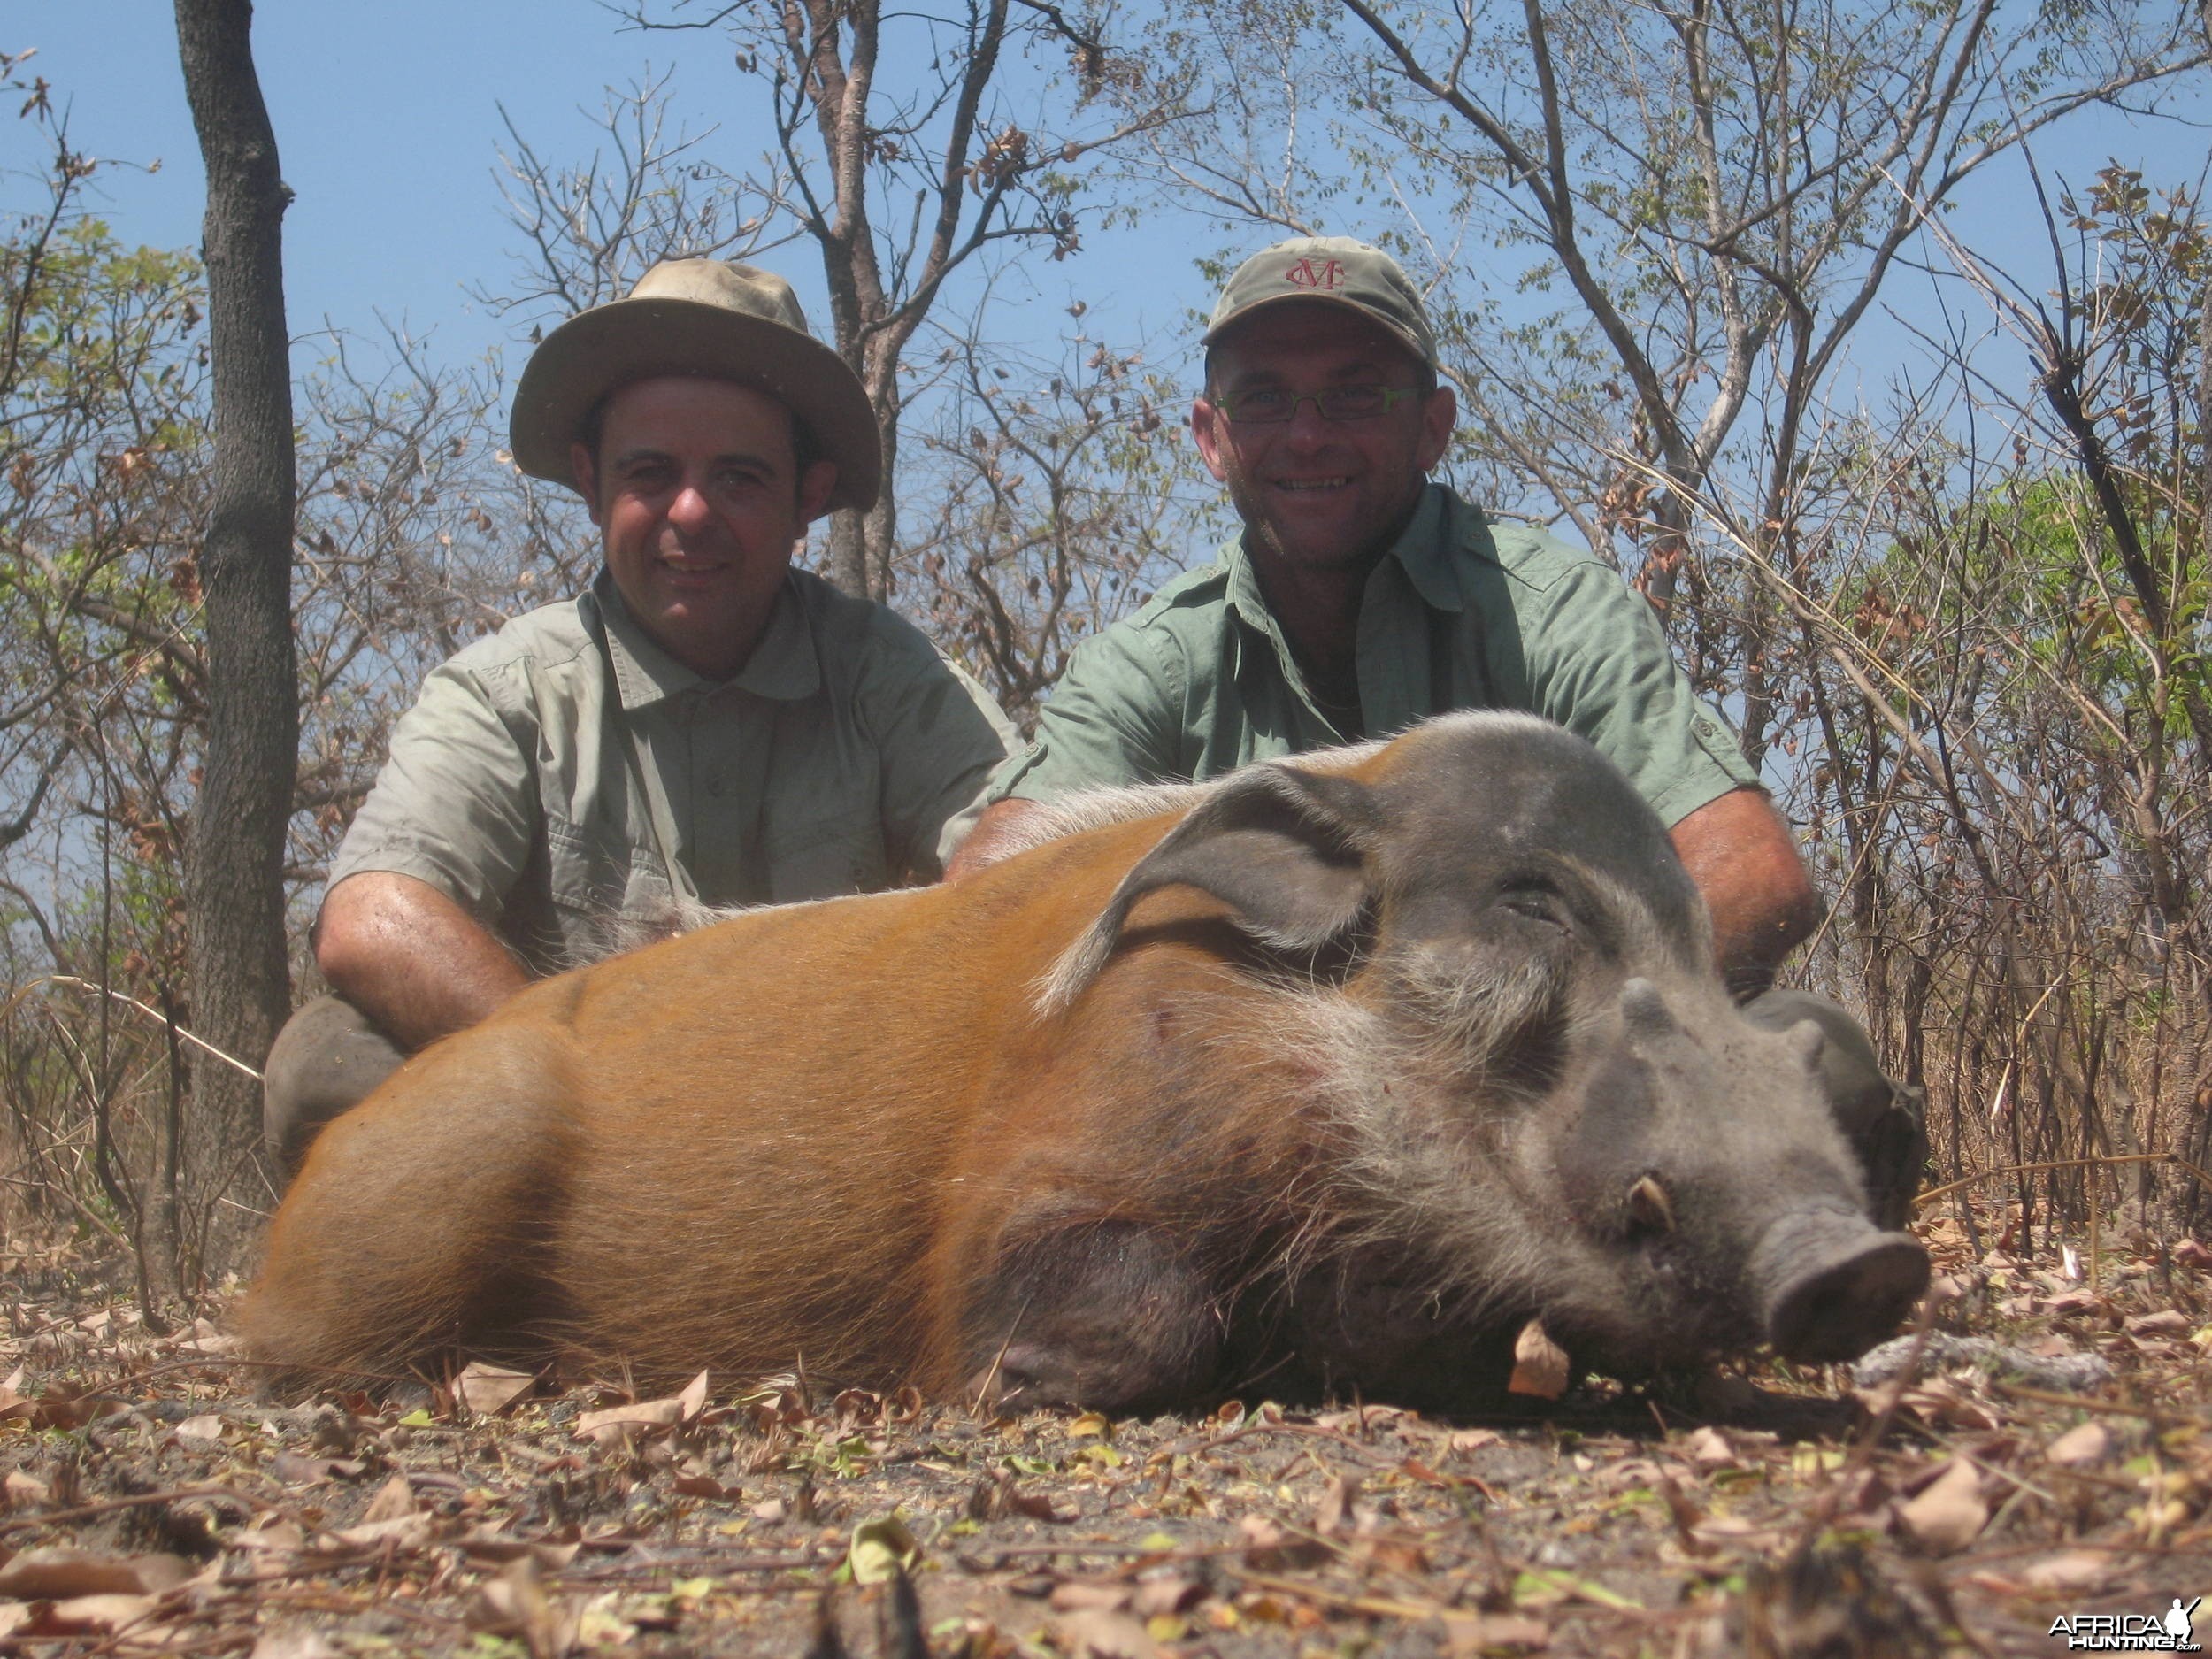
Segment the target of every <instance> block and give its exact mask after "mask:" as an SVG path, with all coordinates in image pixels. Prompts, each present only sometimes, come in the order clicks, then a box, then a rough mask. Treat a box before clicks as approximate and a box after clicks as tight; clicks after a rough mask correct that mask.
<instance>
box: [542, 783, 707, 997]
mask: <svg viewBox="0 0 2212 1659" xmlns="http://www.w3.org/2000/svg"><path fill="white" fill-rule="evenodd" d="M545 853H546V873H547V878H548V880H547V885H548V887H549V898H550V900H551V910H552V916H553V921H554V926H555V927H556V929H557V931H558V933H559V934H560V939H561V946H562V949H563V951H564V953H565V956H566V957H567V959H568V960H569V961H570V962H572V963H577V962H592V961H596V960H597V959H598V958H600V957H602V956H609V955H611V954H612V953H613V952H614V951H616V950H619V949H629V948H630V947H632V946H634V945H638V944H642V943H644V942H646V941H648V940H650V939H655V938H658V937H660V936H661V935H663V934H664V933H670V932H672V931H673V929H674V926H675V921H676V895H675V892H674V889H673V888H672V886H671V885H670V882H669V879H668V873H667V871H666V870H665V869H664V867H663V865H662V864H661V861H660V858H659V856H657V854H656V853H654V852H653V850H652V849H650V848H646V847H639V846H636V845H634V844H633V843H632V842H630V841H628V840H626V838H625V837H623V836H621V835H618V834H616V833H611V832H610V831H609V830H607V829H606V828H605V827H604V826H599V825H584V824H577V823H574V822H572V821H571V820H569V819H567V818H558V817H556V816H554V815H552V814H548V815H547V818H546V820H545Z"/></svg>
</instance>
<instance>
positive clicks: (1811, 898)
mask: <svg viewBox="0 0 2212 1659" xmlns="http://www.w3.org/2000/svg"><path fill="white" fill-rule="evenodd" d="M1671 833H1672V836H1673V840H1674V850H1675V851H1676V852H1677V853H1678V855H1680V856H1681V859H1682V864H1683V867H1684V868H1685V869H1686V870H1687V871H1688V872H1690V879H1691V880H1693V881H1694V882H1696V883H1697V887H1698V891H1699V892H1701V893H1702V894H1703V895H1705V907H1706V909H1708V910H1710V911H1711V912H1712V913H1713V949H1714V954H1715V955H1716V956H1717V957H1718V958H1719V960H1720V971H1721V977H1722V978H1723V979H1725V980H1727V982H1728V988H1729V989H1730V990H1732V991H1733V992H1734V993H1735V994H1736V997H1737V1000H1738V1001H1742V1000H1743V999H1744V998H1746V997H1751V996H1756V995H1759V993H1760V992H1762V991H1763V990H1765V989H1766V988H1767V987H1769V986H1770V985H1772V984H1773V983H1774V971H1775V969H1776V968H1778V967H1779V966H1780V965H1781V963H1782V958H1783V957H1785V956H1788V955H1789V953H1790V952H1791V951H1792V950H1793V949H1795V948H1796V947H1797V946H1798V945H1799V944H1801V943H1802V942H1803V941H1805V940H1807V939H1809V938H1810V937H1811V935H1812V931H1813V929H1814V928H1815V927H1816V926H1819V923H1820V895H1818V894H1816V893H1815V892H1814V891H1813V884H1812V882H1811V881H1810V880H1809V879H1807V877H1806V874H1805V861H1804V859H1803V858H1802V857H1801V856H1799V855H1798V850H1797V839H1796V837H1795V836H1793V834H1791V833H1790V826H1789V825H1788V823H1787V822H1786V821H1785V820H1784V818H1783V817H1782V815H1781V814H1780V813H1779V812H1778V811H1776V810H1774V803H1773V802H1771V801H1770V800H1768V799H1767V797H1766V795H1765V793H1764V792H1763V791H1762V790H1758V789H1733V790H1731V791H1730V792H1729V793H1728V794H1726V795H1722V796H1720V797H1719V798H1718V799H1717V800H1713V801H1709V802H1707V803H1705V804H1704V805H1703V806H1701V807H1700V808H1698V810H1696V811H1694V812H1693V813H1691V814H1690V816H1689V817H1687V818H1684V819H1683V820H1682V821H1681V822H1680V823H1679V824H1677V825H1676V826H1674V829H1673V831H1672V832H1671Z"/></svg>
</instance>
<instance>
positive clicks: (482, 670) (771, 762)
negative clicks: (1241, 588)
mask: <svg viewBox="0 0 2212 1659" xmlns="http://www.w3.org/2000/svg"><path fill="white" fill-rule="evenodd" d="M1012 735H1013V733H1012V728H1011V727H1010V726H1008V725H1007V723H1006V718H1005V716H1004V715H1002V714H1001V713H1000V712H999V710H998V707H997V705H996V704H995V703H993V702H992V701H991V698H990V695H989V694H988V693H987V692H986V691H984V690H983V688H982V687H980V686H979V685H977V684H976V683H975V681H974V680H972V679H970V678H968V677H967V676H965V675H964V674H962V673H960V672H959V671H958V670H956V668H954V667H953V666H952V665H951V664H949V663H948V662H946V660H945V659H944V658H943V657H941V656H940V655H939V654H938V652H937V649H936V648H935V647H934V646H933V645H931V644H930V642H929V641H927V640H926V639H925V638H924V637H923V636H922V634H920V633H919V632H918V631H917V630H916V629H915V628H914V627H913V626H911V625H910V624H909V623H907V622H905V621H903V620H902V619H901V618H898V617H897V616H895V614H893V613H892V612H891V611H888V610H887V609H886V608H885V607H883V606H881V605H878V604H872V603H867V602H865V601H861V600H855V599H851V598H848V597H847V596H846V595H842V594H841V593H839V592H838V591H837V590H836V589H835V588H832V587H831V586H829V584H828V583H826V582H825V581H823V580H821V579H820V578H818V577H816V576H813V575H810V574H809V573H807V572H803V571H793V572H791V573H790V575H789V577H788V578H787V581H786V584H785V587H784V590H783V593H782V594H781V595H780V596H779V598H778V600H777V603H776V609H775V611H774V612H773V613H772V616H771V617H770V618H769V623H768V628H767V631H766V633H764V634H763V635H762V636H761V641H760V643H759V645H757V647H756V648H755V649H754V651H753V654H752V657H750V659H749V661H748V662H747V663H746V664H745V667H744V669H743V671H742V672H740V673H739V674H738V675H737V676H736V677H735V678H734V679H732V680H726V681H713V680H703V679H702V678H701V677H700V676H698V675H697V674H695V673H693V672H691V671H690V670H689V669H687V668H685V667H684V666H683V665H682V664H679V663H677V662H676V661H674V660H673V659H672V658H671V657H669V656H668V655H667V654H666V653H665V652H664V651H662V650H661V649H659V647H657V645H655V644H654V643H653V641H651V640H650V639H649V638H647V637H646V635H645V634H644V633H643V631H642V630H641V629H640V628H639V627H638V626H637V624H636V622H635V621H634V619H633V618H631V617H630V615H629V613H628V611H627V610H626V607H625V606H624V605H623V603H622V600H621V596H620V595H619V594H618V592H617V591H616V589H615V588H614V586H613V584H612V582H611V581H610V580H608V578H607V577H606V576H605V574H604V573H602V575H601V576H600V579H599V580H598V581H597V582H596V583H595V584H594V585H593V588H592V589H591V591H590V592H589V593H587V594H583V595H579V596H578V597H577V598H575V599H573V600H571V601H568V602H566V603H562V604H557V605H548V606H546V607H544V608H543V609H542V610H539V611H532V612H530V613H529V614H528V615H526V616H523V617H518V618H516V619H515V620H514V621H512V622H510V623H509V624H507V626H505V627H503V628H502V629H501V630H500V631H499V632H498V633H497V634H494V635H492V636H491V637H490V638H488V639H485V640H480V641H477V642H476V643H475V644H473V645H471V646H469V647H468V648H467V649H465V650H463V651H461V652H460V653H459V654H457V656H455V657H453V658H452V659H451V660H450V661H449V662H447V663H445V664H442V666H441V667H439V668H438V669H437V670H436V671H435V672H434V673H433V674H432V675H431V676H430V679H429V680H428V682H427V683H426V685H425V686H424V687H423V693H422V696H421V699H420V701H419V702H418V703H416V704H415V706H414V708H413V709H412V710H410V711H409V712H408V714H407V715H406V716H405V717H404V718H403V719H402V720H401V721H400V723H399V725H398V726H397V727H396V729H395V730H394V732H393V734H392V743H391V753H390V757H389V758H388V760H387V761H386V762H385V764H384V769H383V771H382V772H380V773H379V774H378V777H377V780H376V787H374V789H373V790H372V791H371V792H370V795H369V797H368V799H367V800H366V801H365V803H363V804H362V808H361V810H360V813H359V814H358V816H357V817H356V818H355V819H354V821H353V825H352V827H351V828H350V829H349V831H348V832H347V834H346V839H345V842H344V845H343V846H342V847H341V848H340V849H339V852H338V857H337V860H336V862H335V863H334V864H333V866H332V869H331V872H330V880H331V883H332V885H336V884H337V883H338V882H339V881H342V880H343V879H345V878H346V877H348V876H349V875H354V874H357V873H358V872H363V871H368V870H381V871H390V872H396V873H399V874H402V875H408V876H413V877H415V878H417V879H420V880H423V881H426V882H428V883H429V884H430V885H431V886H432V887H436V888H438V889H439V890H440V891H441V892H442V893H444V894H446V895H448V896H449V897H450V898H452V899H454V900H455V901H456V902H458V903H459V904H461V905H462V906H463V907H465V909H467V910H469V911H471V912H472V914H474V915H475V916H476V917H477V918H478V919H479V920H480V921H482V922H483V923H484V924H485V925H486V926H489V927H491V928H493V929H494V930H495V931H496V932H498V933H501V934H502V935H503V936H504V937H505V938H506V939H507V941H509V942H510V943H511V945H513V946H514V947H515V949H517V950H518V951H519V952H520V953H521V954H522V955H523V956H524V957H525V959H526V960H527V961H528V962H529V963H530V964H532V965H533V966H534V967H536V968H540V969H550V968H554V967H557V966H560V965H562V964H565V963H567V962H571V961H574V960H579V959H581V958H584V957H587V956H590V955H592V954H595V951H596V950H597V949H599V948H600V947H601V946H602V944H603V941H605V940H606V939H607V938H608V937H609V934H610V926H609V924H610V922H611V921H614V920H617V919H627V920H630V921H634V922H641V923H644V924H646V925H648V926H655V925H664V924H665V923H666V922H667V921H668V920H669V919H670V918H671V917H672V913H673V910H674V908H675V905H676V904H677V902H703V903H707V904H733V903H753V902H778V903H781V902H788V901H792V900H797V899H819V898H829V897H832V896H834V895H839V894H844V893H856V892H864V891H869V890H872V889H875V888H879V887H887V886H889V885H891V884H892V883H894V882H896V881H900V880H905V879H917V880H925V881H926V880H934V879H936V878H937V877H938V876H939V875H940V874H941V873H942V871H943V867H944V860H945V859H946V857H948V856H949V855H950V851H951V848H952V846H953V845H955V844H956V842H957V840H958V838H959V835H960V834H961V833H963V832H964V830H965V828H966V826H967V817H966V815H967V811H968V809H970V808H971V807H972V805H973V804H975V803H976V801H977V797H978V796H979V795H980V793H981V791H982V788H983V786H984V784H985V783H986V782H987V780H988V779H989V777H990V775H991V771H992V769H993V768H994V767H995V766H996V765H997V764H999V763H1000V762H1001V761H1002V760H1003V759H1004V758H1005V756H1006V751H1007V749H1008V747H1009V746H1010V741H1011V739H1012Z"/></svg>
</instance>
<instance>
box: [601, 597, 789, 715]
mask: <svg viewBox="0 0 2212 1659" xmlns="http://www.w3.org/2000/svg"><path fill="white" fill-rule="evenodd" d="M588 603H590V604H591V605H592V606H593V607H594V608H595V609H596V611H598V613H599V616H600V618H601V620H602V623H603V626H604V628H605V630H606V639H607V655H608V657H610V658H611V659H612V661H613V664H614V683H615V690H616V694H617V695H618V696H619V697H620V698H621V700H622V706H623V708H624V709H625V710H628V711H630V712H633V713H634V712H636V711H637V710H641V709H647V708H650V707H651V706H652V705H653V704H654V703H660V702H664V701H665V700H667V699H670V698H672V697H677V696H680V695H684V694H685V693H687V692H689V693H695V694H696V695H706V696H710V695H713V694H715V693H716V692H718V691H721V690H723V689H725V688H726V687H732V686H734V687H737V688H738V689H739V690H741V691H749V692H751V693H752V694H753V695H756V696H760V697H771V698H773V699H774V700H776V701H777V702H779V703H796V702H798V701H800V700H801V699H802V698H805V697H810V696H812V695H814V694H815V693H816V692H817V691H818V690H820V689H821V687H822V664H821V661H820V658H819V657H818V656H817V655H816V653H815V649H814V635H813V633H812V631H811V630H810V629H809V628H808V626H807V625H806V615H805V611H804V609H803V607H802V605H801V604H800V603H799V598H798V595H796V594H795V592H794V591H793V590H792V586H791V580H790V577H789V576H788V575H786V577H785V578H784V583H783V586H782V587H781V588H779V589H778V590H777V593H776V608H775V609H774V610H773V611H771V612H770V613H769V616H768V626H767V629H766V631H765V632H764V633H763V634H761V636H760V642H759V643H758V644H757V645H756V646H754V647H753V654H752V655H751V656H750V657H747V658H746V659H745V666H744V667H743V668H741V669H740V670H739V671H738V672H736V673H735V674H733V676H731V678H729V679H728V680H709V679H707V678H706V677H705V676H704V675H703V674H699V673H695V672H693V671H692V670H690V669H688V668H687V667H685V666H684V665H683V664H681V663H680V662H678V661H677V660H676V659H675V658H674V657H671V656H670V655H669V654H668V653H667V652H666V651H664V650H663V649H661V648H660V647H659V646H658V645H656V644H655V643H654V642H653V641H652V638H651V636H649V634H647V633H646V632H645V630H644V629H643V628H642V627H641V626H638V621H637V618H635V617H634V616H633V615H631V613H630V608H629V606H628V605H626V604H625V603H623V599H622V592H621V590H620V589H619V588H617V587H616V586H615V585H614V579H613V577H612V576H611V574H610V573H609V572H607V571H606V570H604V569H602V570H601V571H600V572H599V575H598V578H597V580H595V581H594V582H593V583H592V585H591V594H590V595H589V601H588Z"/></svg>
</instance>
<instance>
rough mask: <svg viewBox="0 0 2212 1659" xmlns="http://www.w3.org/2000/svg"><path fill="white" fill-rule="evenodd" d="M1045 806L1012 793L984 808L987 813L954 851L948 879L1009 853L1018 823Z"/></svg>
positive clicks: (960, 875)
mask: <svg viewBox="0 0 2212 1659" xmlns="http://www.w3.org/2000/svg"><path fill="white" fill-rule="evenodd" d="M1043 810H1044V807H1043V805H1042V804H1041V803H1039V802H1035V801H1025V800H1023V799H1022V798H1021V797H1020V796H1019V795H1008V796H1007V797H1006V799H1005V800H1003V801H994V802H993V803H991V804H990V805H989V806H987V807H985V808H984V809H983V815H982V816H981V817H980V818H977V819H976V821H975V827H974V828H973V829H972V830H970V831H969V832H968V839H967V840H965V841H962V842H961V843H960V846H959V849H957V850H956V852H954V854H953V856H952V862H951V863H949V864H947V865H946V866H945V879H946V880H947V881H958V880H960V879H963V878H964V877H967V876H972V875H973V874H974V873H975V872H977V871H979V870H981V869H983V868H984V867H985V866H986V865H988V864H996V863H998V861H999V860H1000V859H1002V858H1004V857H1006V856H1008V855H1009V852H1010V847H1009V845H1008V844H1009V843H1010V841H1012V840H1013V838H1014V833H1015V831H1016V829H1017V827H1018V826H1019V825H1020V824H1021V823H1022V822H1023V821H1024V820H1025V819H1026V818H1031V817H1033V816H1034V815H1035V814H1037V813H1039V812H1041V811H1043Z"/></svg>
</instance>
